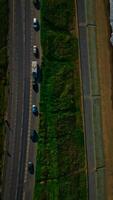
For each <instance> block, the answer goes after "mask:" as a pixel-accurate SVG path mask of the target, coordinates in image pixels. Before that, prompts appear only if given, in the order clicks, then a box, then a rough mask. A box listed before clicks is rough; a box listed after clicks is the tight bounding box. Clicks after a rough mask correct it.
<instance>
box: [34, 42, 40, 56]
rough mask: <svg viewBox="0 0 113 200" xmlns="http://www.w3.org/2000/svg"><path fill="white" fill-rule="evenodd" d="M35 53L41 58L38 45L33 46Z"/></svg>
mask: <svg viewBox="0 0 113 200" xmlns="http://www.w3.org/2000/svg"><path fill="white" fill-rule="evenodd" d="M33 54H34V56H36V57H38V58H39V50H38V48H37V46H36V45H34V46H33Z"/></svg>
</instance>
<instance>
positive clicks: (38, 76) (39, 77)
mask: <svg viewBox="0 0 113 200" xmlns="http://www.w3.org/2000/svg"><path fill="white" fill-rule="evenodd" d="M37 81H38V83H40V82H41V81H42V71H41V68H40V66H39V65H37Z"/></svg>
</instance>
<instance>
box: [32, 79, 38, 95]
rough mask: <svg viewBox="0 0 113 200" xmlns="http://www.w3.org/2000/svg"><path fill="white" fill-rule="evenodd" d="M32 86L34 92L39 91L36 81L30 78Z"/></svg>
mask: <svg viewBox="0 0 113 200" xmlns="http://www.w3.org/2000/svg"><path fill="white" fill-rule="evenodd" d="M32 86H33V90H34V91H35V92H36V93H38V92H39V86H38V83H37V81H35V80H32Z"/></svg>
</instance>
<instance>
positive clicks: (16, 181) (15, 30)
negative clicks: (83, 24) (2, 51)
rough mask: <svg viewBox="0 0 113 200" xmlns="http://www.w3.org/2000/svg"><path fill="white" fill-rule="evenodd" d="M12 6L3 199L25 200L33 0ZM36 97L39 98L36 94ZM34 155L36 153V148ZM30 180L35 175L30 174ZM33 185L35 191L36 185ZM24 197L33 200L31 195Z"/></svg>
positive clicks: (20, 0)
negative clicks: (7, 125)
mask: <svg viewBox="0 0 113 200" xmlns="http://www.w3.org/2000/svg"><path fill="white" fill-rule="evenodd" d="M9 9H10V20H9V21H10V33H9V70H10V96H9V102H8V104H9V105H8V115H7V120H8V123H9V125H10V127H7V136H6V137H7V138H6V141H7V143H6V152H8V153H9V155H10V156H8V155H7V154H6V156H5V164H6V169H5V170H4V187H3V195H2V199H3V200H22V199H23V198H24V197H23V194H24V190H25V188H26V184H27V183H26V181H25V175H26V174H27V172H26V171H27V163H26V162H27V161H28V160H27V158H28V159H29V155H28V154H29V150H28V149H29V147H28V145H29V144H28V141H29V135H30V131H31V130H30V125H31V117H32V115H31V103H32V100H31V99H32V91H31V90H32V86H31V60H32V35H33V28H32V2H31V0H11V1H10V2H9ZM33 99H34V100H35V99H37V96H36V95H35V94H34V97H33ZM32 121H33V120H32ZM35 121H36V120H35ZM32 124H33V125H34V123H32ZM29 143H30V141H29ZM31 154H34V148H32V152H31ZM31 179H34V178H32V177H31ZM31 181H32V180H31ZM30 184H32V182H31V183H30ZM31 188H32V190H33V186H32V187H31ZM25 199H27V200H31V197H29V198H25Z"/></svg>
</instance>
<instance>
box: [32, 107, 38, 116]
mask: <svg viewBox="0 0 113 200" xmlns="http://www.w3.org/2000/svg"><path fill="white" fill-rule="evenodd" d="M32 113H33V114H34V115H36V116H38V108H37V106H36V105H32Z"/></svg>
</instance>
